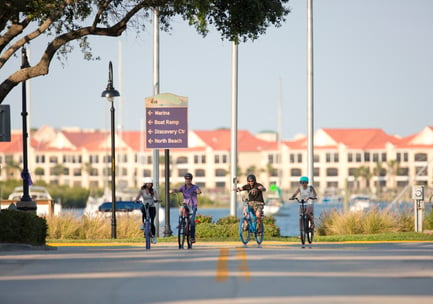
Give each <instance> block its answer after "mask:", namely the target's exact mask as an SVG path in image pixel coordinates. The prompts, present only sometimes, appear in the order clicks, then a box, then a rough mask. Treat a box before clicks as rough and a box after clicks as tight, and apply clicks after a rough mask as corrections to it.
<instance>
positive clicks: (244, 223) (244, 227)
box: [242, 221, 248, 231]
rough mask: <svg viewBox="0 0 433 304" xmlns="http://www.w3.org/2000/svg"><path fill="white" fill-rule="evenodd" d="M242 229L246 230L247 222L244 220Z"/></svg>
mask: <svg viewBox="0 0 433 304" xmlns="http://www.w3.org/2000/svg"><path fill="white" fill-rule="evenodd" d="M242 230H243V231H247V230H248V222H246V221H244V222H243V223H242Z"/></svg>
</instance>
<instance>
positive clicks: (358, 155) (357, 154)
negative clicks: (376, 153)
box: [356, 153, 362, 163]
mask: <svg viewBox="0 0 433 304" xmlns="http://www.w3.org/2000/svg"><path fill="white" fill-rule="evenodd" d="M361 156H362V155H361V153H356V162H357V163H360V162H361V161H362V157H361Z"/></svg>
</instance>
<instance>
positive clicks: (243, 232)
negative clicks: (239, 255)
mask: <svg viewBox="0 0 433 304" xmlns="http://www.w3.org/2000/svg"><path fill="white" fill-rule="evenodd" d="M239 238H240V239H241V242H242V243H243V244H244V245H246V244H248V242H249V241H250V239H251V232H250V225H249V223H248V220H247V219H246V218H245V217H242V218H241V220H240V222H239Z"/></svg>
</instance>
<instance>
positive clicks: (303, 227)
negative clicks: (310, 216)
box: [299, 216, 307, 247]
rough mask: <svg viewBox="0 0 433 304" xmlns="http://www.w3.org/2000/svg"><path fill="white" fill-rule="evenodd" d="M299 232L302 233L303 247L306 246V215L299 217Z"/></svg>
mask: <svg viewBox="0 0 433 304" xmlns="http://www.w3.org/2000/svg"><path fill="white" fill-rule="evenodd" d="M299 232H300V233H301V235H300V237H301V243H302V247H304V246H305V239H306V237H307V235H306V234H307V233H306V222H305V217H304V216H301V217H300V218H299Z"/></svg>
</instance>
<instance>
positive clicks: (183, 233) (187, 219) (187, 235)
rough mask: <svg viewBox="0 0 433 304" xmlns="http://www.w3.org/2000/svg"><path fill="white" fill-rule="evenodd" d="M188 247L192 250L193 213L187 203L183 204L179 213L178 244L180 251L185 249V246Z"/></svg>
mask: <svg viewBox="0 0 433 304" xmlns="http://www.w3.org/2000/svg"><path fill="white" fill-rule="evenodd" d="M185 239H186V243H187V245H188V249H192V237H191V211H190V209H189V207H188V205H187V204H186V203H183V205H182V207H181V208H180V212H179V226H178V232H177V242H178V245H179V249H184V248H185V247H184V244H185Z"/></svg>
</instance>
